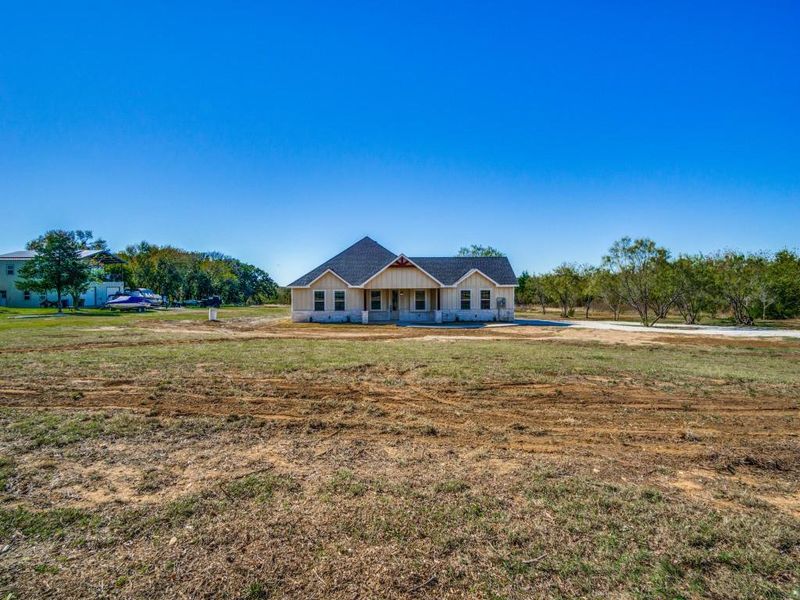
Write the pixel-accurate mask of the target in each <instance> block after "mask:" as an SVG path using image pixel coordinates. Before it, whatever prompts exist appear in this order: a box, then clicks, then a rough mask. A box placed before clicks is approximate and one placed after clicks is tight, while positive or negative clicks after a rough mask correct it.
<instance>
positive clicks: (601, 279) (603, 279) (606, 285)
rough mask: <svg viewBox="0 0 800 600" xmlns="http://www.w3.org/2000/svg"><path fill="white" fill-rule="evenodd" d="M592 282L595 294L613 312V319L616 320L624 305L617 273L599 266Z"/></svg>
mask: <svg viewBox="0 0 800 600" xmlns="http://www.w3.org/2000/svg"><path fill="white" fill-rule="evenodd" d="M594 282H595V286H596V288H597V294H598V295H599V296H600V298H602V300H603V302H605V304H606V306H608V308H609V310H611V312H612V313H613V315H614V320H615V321H618V320H619V316H620V314H621V313H622V310H623V308H624V307H625V296H624V294H623V292H622V284H621V283H620V277H619V275H618V274H617V273H612V272H611V271H609V270H608V269H603V268H599V269H597V272H596V273H595V277H594Z"/></svg>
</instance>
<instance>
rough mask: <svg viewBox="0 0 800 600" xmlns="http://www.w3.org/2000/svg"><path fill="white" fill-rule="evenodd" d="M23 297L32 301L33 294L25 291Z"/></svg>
mask: <svg viewBox="0 0 800 600" xmlns="http://www.w3.org/2000/svg"><path fill="white" fill-rule="evenodd" d="M22 297H23V299H25V300H30V299H31V293H30V292H29V291H28V290H25V291H24V292H22Z"/></svg>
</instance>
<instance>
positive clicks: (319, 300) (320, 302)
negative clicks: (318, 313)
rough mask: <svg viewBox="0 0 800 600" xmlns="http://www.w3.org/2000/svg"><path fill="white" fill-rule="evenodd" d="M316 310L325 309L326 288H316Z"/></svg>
mask: <svg viewBox="0 0 800 600" xmlns="http://www.w3.org/2000/svg"><path fill="white" fill-rule="evenodd" d="M314 310H325V290H314Z"/></svg>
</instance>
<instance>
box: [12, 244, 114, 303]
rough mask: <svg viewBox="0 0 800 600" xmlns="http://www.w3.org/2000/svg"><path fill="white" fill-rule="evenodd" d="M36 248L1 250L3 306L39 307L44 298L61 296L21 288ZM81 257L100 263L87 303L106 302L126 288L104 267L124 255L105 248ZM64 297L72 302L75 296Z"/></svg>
mask: <svg viewBox="0 0 800 600" xmlns="http://www.w3.org/2000/svg"><path fill="white" fill-rule="evenodd" d="M34 255H35V252H33V251H31V250H18V251H16V252H9V253H8V254H0V306H8V307H13V308H25V307H30V308H35V307H38V306H41V304H42V302H44V301H45V300H49V301H51V302H55V301H56V300H57V298H56V293H55V292H54V291H53V292H49V293H47V294H39V293H34V292H31V291H28V290H21V289H19V288H17V286H16V281H17V280H18V279H19V272H20V269H21V268H22V266H23V265H24V264H25V263H26V262H27V261H29V260H30V259H31V258H33V257H34ZM81 258H83V259H84V260H88V261H90V262H91V263H92V264H93V265H95V266H96V268H97V272H96V281H94V282H92V284H91V286H90V287H89V289H88V290H86V292H85V293H84V294H81V297H80V298H81V301H82V304H83V306H87V307H92V306H103V305H104V304H105V303H106V301H107V300H108V298H109V297H110V296H111V295H112V294H114V293H116V292H121V291H122V290H123V288H124V287H125V286H124V283H123V282H122V281H118V280H117V278H116V277H113V276H110V275H107V274H106V272H105V270H104V269H103V266H104V265H107V264H113V263H121V262H123V261H122V259H121V258H119V257H118V256H115V255H114V254H111V253H110V252H107V251H105V250H84V251H82V252H81ZM62 300H65V301H67V302H69V303H70V304H71V303H72V298H71V297H67V296H64V298H62Z"/></svg>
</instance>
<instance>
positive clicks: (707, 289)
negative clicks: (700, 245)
mask: <svg viewBox="0 0 800 600" xmlns="http://www.w3.org/2000/svg"><path fill="white" fill-rule="evenodd" d="M672 267H673V273H674V282H675V291H676V296H675V307H676V308H677V309H678V312H679V313H680V314H681V316H682V317H683V320H684V321H685V322H686V323H687V324H690V325H691V324H695V323H698V322H700V318H701V314H702V313H704V312H706V313H713V312H714V311H715V304H717V303H718V302H719V300H718V298H719V290H718V289H717V287H716V282H715V277H714V264H713V262H712V261H711V260H710V259H708V258H707V257H705V256H703V255H696V256H688V255H682V256H680V257H678V259H677V260H675V262H674V263H673V265H672Z"/></svg>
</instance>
